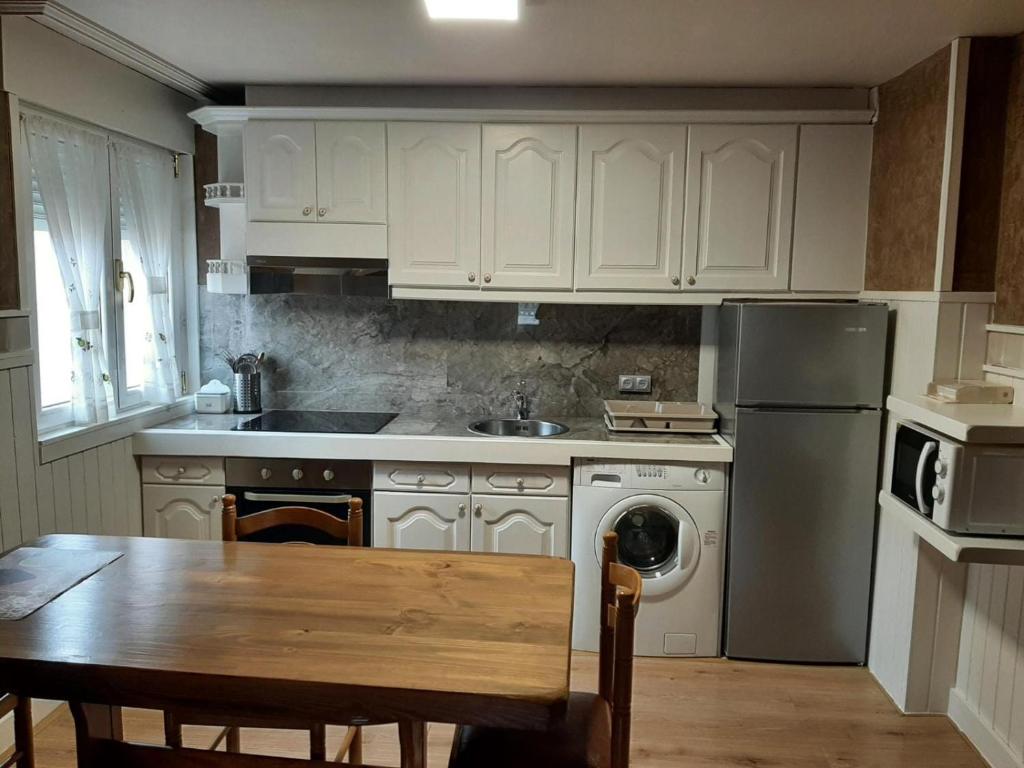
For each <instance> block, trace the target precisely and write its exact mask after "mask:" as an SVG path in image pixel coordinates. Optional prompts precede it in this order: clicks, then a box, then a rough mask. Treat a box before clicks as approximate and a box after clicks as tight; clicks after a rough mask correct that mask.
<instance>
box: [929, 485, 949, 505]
mask: <svg viewBox="0 0 1024 768" xmlns="http://www.w3.org/2000/svg"><path fill="white" fill-rule="evenodd" d="M932 498H933V499H935V501H936V503H938V504H941V503H942V500H943V499H945V498H946V492H945V491H944V490H942V489H941V488H939V486H937V485H933V486H932Z"/></svg>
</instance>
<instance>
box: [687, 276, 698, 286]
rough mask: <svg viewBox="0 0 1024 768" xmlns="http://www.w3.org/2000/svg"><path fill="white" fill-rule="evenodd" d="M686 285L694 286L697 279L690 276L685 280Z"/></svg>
mask: <svg viewBox="0 0 1024 768" xmlns="http://www.w3.org/2000/svg"><path fill="white" fill-rule="evenodd" d="M686 284H687V285H696V284H697V278H696V277H694V276H693V275H690V276H689V277H688V278H686Z"/></svg>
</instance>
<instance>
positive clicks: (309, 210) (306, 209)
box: [302, 205, 313, 216]
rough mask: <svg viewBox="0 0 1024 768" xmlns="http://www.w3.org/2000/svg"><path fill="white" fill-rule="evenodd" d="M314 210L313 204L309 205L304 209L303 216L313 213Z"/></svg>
mask: <svg viewBox="0 0 1024 768" xmlns="http://www.w3.org/2000/svg"><path fill="white" fill-rule="evenodd" d="M312 212H313V206H311V205H307V206H306V207H305V208H303V209H302V215H303V216H309V214H311V213H312Z"/></svg>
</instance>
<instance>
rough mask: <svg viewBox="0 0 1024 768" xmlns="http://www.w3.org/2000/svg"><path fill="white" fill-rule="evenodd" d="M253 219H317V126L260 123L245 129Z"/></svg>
mask: <svg viewBox="0 0 1024 768" xmlns="http://www.w3.org/2000/svg"><path fill="white" fill-rule="evenodd" d="M245 197H246V205H247V206H248V209H249V221H314V220H315V218H316V129H315V127H314V123H310V122H291V121H284V120H280V121H279V120H257V121H250V122H248V123H246V125H245Z"/></svg>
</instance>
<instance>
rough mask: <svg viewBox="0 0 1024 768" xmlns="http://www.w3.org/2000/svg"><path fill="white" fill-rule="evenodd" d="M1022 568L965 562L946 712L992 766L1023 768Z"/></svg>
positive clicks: (1023, 598) (1023, 570) (1023, 582)
mask: <svg viewBox="0 0 1024 768" xmlns="http://www.w3.org/2000/svg"><path fill="white" fill-rule="evenodd" d="M1022 616H1024V567H1020V566H1007V565H971V566H970V567H969V569H968V574H967V592H966V596H965V600H964V617H963V624H962V627H961V633H960V658H959V664H958V667H957V678H956V688H955V689H954V690H953V691H952V692H951V694H950V702H949V715H950V717H951V718H952V719H953V722H955V723H956V724H957V726H958V727H959V728H960V729H961V730H963V731H964V733H965V734H967V735H968V737H969V738H970V739H971V741H973V742H974V744H975V746H977V747H978V749H979V750H980V751H981V752H982V754H983V755H984V756H985V758H986V759H987V760H988V761H989V762H990V763H991V764H992V765H993V766H996V767H997V768H1000V767H1001V766H1007V768H1009V767H1010V766H1013V767H1015V768H1020V767H1021V766H1024V653H1021V618H1022Z"/></svg>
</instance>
